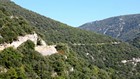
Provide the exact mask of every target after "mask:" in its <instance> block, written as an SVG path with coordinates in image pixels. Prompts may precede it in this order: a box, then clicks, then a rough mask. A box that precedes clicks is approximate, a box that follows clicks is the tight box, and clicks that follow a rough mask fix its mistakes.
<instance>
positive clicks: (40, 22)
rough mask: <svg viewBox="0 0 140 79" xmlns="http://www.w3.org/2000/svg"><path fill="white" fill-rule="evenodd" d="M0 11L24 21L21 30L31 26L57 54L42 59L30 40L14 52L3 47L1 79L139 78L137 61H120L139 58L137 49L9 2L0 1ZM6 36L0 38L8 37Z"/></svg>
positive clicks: (0, 63) (0, 54)
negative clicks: (54, 46)
mask: <svg viewBox="0 0 140 79" xmlns="http://www.w3.org/2000/svg"><path fill="white" fill-rule="evenodd" d="M0 8H1V9H0V10H1V11H2V13H3V14H4V15H5V14H6V13H4V12H9V15H6V16H17V17H22V18H23V19H26V21H27V25H26V27H27V28H26V29H24V30H25V31H26V30H29V29H30V28H28V27H29V26H31V27H32V28H33V29H32V30H31V31H35V32H36V33H37V34H38V35H39V36H40V37H42V38H43V39H44V40H45V41H46V43H49V44H56V49H57V51H58V53H57V54H54V55H50V56H42V55H41V54H39V53H38V52H37V51H35V49H34V47H35V44H34V43H33V42H32V41H30V40H28V41H26V42H25V43H23V44H22V45H21V46H19V47H18V48H17V49H13V48H7V49H5V50H3V51H1V53H0V70H1V72H2V73H0V77H1V78H3V79H5V78H7V79H10V78H20V79H30V78H31V79H53V78H55V79H81V78H83V79H94V78H95V79H120V78H124V79H130V78H139V77H140V76H139V74H140V73H139V72H140V71H139V68H140V63H139V62H136V61H134V63H135V64H136V65H135V64H134V63H133V62H125V63H124V62H123V61H129V60H132V59H133V58H135V59H138V58H139V57H140V52H139V49H137V48H135V47H133V46H131V45H129V44H127V43H124V42H121V41H118V40H116V39H113V38H111V37H108V36H104V35H100V34H97V33H94V32H88V31H84V30H80V29H77V28H73V27H70V26H68V25H66V24H63V23H60V22H58V21H55V20H52V19H50V18H46V17H44V16H41V15H39V14H37V13H34V12H32V11H29V10H26V9H23V8H22V7H20V6H18V5H16V4H14V3H13V2H10V1H9V0H0ZM4 18H5V17H4ZM6 21H8V20H7V19H6ZM8 22H9V21H8ZM25 24H26V23H25ZM3 25H4V24H2V26H3ZM12 25H13V24H10V26H12ZM20 25H21V24H20V22H18V23H17V25H13V26H16V28H19V27H21V26H20ZM23 25H24V23H23ZM7 28H10V27H7ZM9 31H10V33H8V34H12V33H11V32H13V31H12V30H11V29H10V30H9ZM14 33H16V31H14ZM21 33H22V32H21ZM25 33H26V32H25ZM8 34H7V35H5V34H3V35H5V36H8ZM14 36H15V35H14ZM17 36H18V35H17ZM11 41H13V39H12V40H11ZM11 41H10V42H11ZM5 42H8V41H5Z"/></svg>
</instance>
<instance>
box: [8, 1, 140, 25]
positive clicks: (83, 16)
mask: <svg viewBox="0 0 140 79" xmlns="http://www.w3.org/2000/svg"><path fill="white" fill-rule="evenodd" d="M11 1H14V2H15V3H16V4H18V5H20V6H22V7H24V8H26V9H29V10H32V11H34V12H37V13H39V14H41V15H44V16H46V17H49V18H52V19H54V20H57V21H60V22H63V23H65V24H68V25H71V26H73V27H77V26H80V25H82V24H84V23H86V22H91V21H96V20H102V19H105V18H109V17H113V16H119V15H127V14H137V13H140V0H11Z"/></svg>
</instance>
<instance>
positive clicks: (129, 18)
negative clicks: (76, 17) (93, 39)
mask: <svg viewBox="0 0 140 79" xmlns="http://www.w3.org/2000/svg"><path fill="white" fill-rule="evenodd" d="M79 28H81V29H85V30H90V31H94V32H97V33H101V34H105V35H109V36H112V37H114V38H118V39H120V40H123V41H126V40H131V39H134V38H135V37H137V36H138V35H139V33H140V14H132V15H123V16H116V17H111V18H107V19H104V20H100V21H93V22H90V23H85V24H83V25H81V26H80V27H79Z"/></svg>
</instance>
